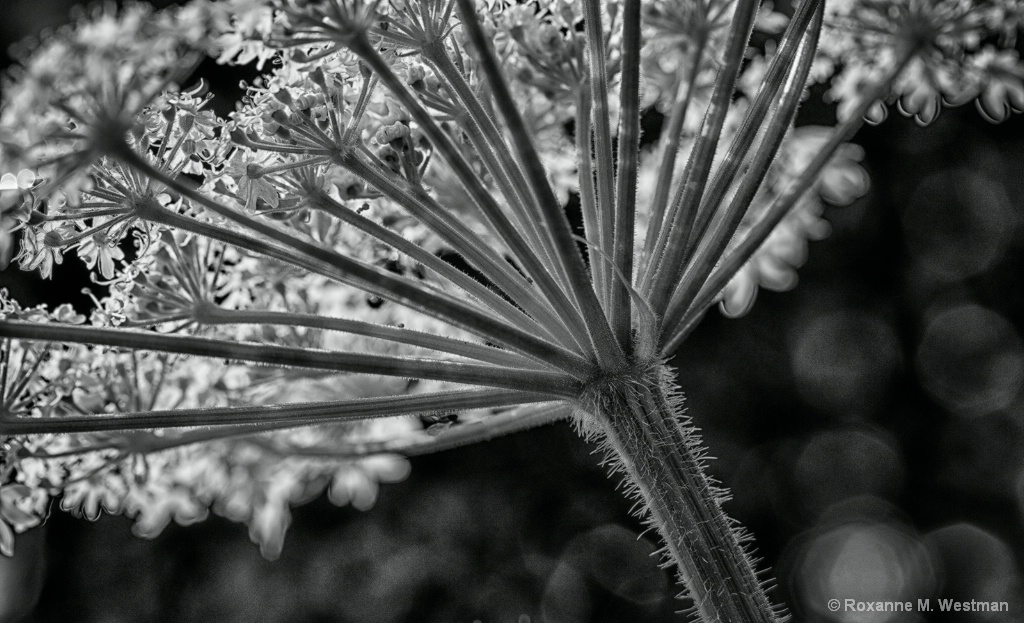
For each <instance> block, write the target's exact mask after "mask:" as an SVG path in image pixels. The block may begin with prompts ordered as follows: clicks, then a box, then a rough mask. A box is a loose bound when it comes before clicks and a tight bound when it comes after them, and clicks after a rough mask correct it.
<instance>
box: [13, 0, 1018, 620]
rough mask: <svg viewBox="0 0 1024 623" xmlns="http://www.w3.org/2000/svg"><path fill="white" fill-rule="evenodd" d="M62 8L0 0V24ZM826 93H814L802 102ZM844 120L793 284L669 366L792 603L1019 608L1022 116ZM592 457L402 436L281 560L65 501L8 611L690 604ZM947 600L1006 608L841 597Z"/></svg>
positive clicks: (68, 615) (386, 611) (25, 560)
mask: <svg viewBox="0 0 1024 623" xmlns="http://www.w3.org/2000/svg"><path fill="white" fill-rule="evenodd" d="M68 5H69V2H68V1H67V0H45V1H44V0H34V1H32V2H25V1H21V0H13V1H12V0H6V1H5V2H4V4H3V7H2V14H3V19H2V20H0V43H2V44H3V47H6V46H7V44H9V43H10V42H12V41H15V40H17V39H20V38H21V37H22V36H24V35H25V34H27V33H33V32H38V31H39V30H40V29H41V28H43V27H44V26H47V25H54V24H58V23H61V22H62V21H65V20H66V19H67V10H68ZM3 62H5V64H6V62H7V61H3ZM232 80H234V82H232V84H234V83H237V78H234V79H232ZM830 114H831V111H830V110H829V109H827V108H825V107H824V106H822V105H816V104H813V103H812V104H809V105H808V106H807V107H806V108H805V110H804V111H803V112H802V113H801V115H802V116H801V120H800V123H812V122H816V123H823V122H827V121H828V119H829V115H830ZM857 142H858V143H860V144H861V145H863V146H864V147H865V148H866V150H867V161H866V164H867V167H868V169H869V171H870V174H871V180H872V189H871V192H870V193H869V195H868V196H867V197H866V198H864V199H863V200H860V201H858V202H856V203H855V204H854V205H852V206H849V207H844V208H831V209H830V210H829V211H828V212H827V214H826V217H827V218H828V220H830V221H831V223H832V224H833V227H834V231H833V234H832V236H831V237H830V238H828V239H827V240H825V241H822V242H818V243H813V244H812V245H811V252H810V258H809V261H808V262H807V265H806V266H805V267H804V268H803V269H801V271H800V276H801V282H800V285H799V286H798V287H797V288H796V289H795V290H794V291H792V292H788V293H783V294H775V293H767V292H764V291H762V292H761V294H760V296H759V299H758V301H757V303H756V305H755V306H754V308H753V311H752V312H751V314H750V315H749V316H747V317H745V318H743V319H740V320H735V321H730V320H725V319H723V318H721V317H720V316H719V315H718V314H717V312H716V313H712V314H709V316H708V318H707V319H706V320H705V321H704V323H703V324H702V326H701V327H700V328H699V329H698V331H697V332H696V333H695V334H694V335H693V337H692V338H691V339H690V340H689V341H688V342H687V343H686V344H685V345H684V347H683V349H682V351H681V352H680V354H679V356H678V357H677V358H676V359H675V361H674V362H673V363H674V365H675V366H677V368H678V370H679V379H680V384H681V386H682V388H683V389H684V391H685V392H686V395H687V398H688V405H689V412H690V414H692V416H693V417H694V420H695V421H696V423H697V424H698V426H700V427H701V428H702V429H703V433H704V436H705V440H706V443H707V445H708V446H709V447H710V450H711V451H710V454H711V455H712V456H715V457H718V460H716V461H714V462H713V463H712V465H711V470H712V472H713V473H715V474H716V475H717V476H718V477H719V478H720V479H721V480H722V481H723V482H724V483H725V484H726V485H728V486H729V487H730V488H731V489H732V490H733V493H734V499H733V500H732V501H731V502H729V503H728V504H727V505H726V511H727V512H728V513H729V514H731V515H732V516H734V517H736V518H737V519H739V520H740V521H741V523H742V524H744V525H745V526H746V527H747V528H749V530H750V531H751V532H752V533H753V534H754V536H755V538H756V544H757V548H758V555H759V556H761V557H763V558H764V562H763V563H762V567H768V566H771V567H772V568H773V572H772V573H773V575H774V576H775V577H776V578H777V579H778V587H777V589H776V590H775V591H774V597H775V599H776V600H781V601H784V602H785V603H787V604H788V605H789V606H790V608H791V610H792V611H793V612H794V614H795V616H796V619H797V620H798V621H915V620H928V621H1017V620H1024V599H1022V579H1021V578H1022V576H1021V570H1020V569H1021V567H1020V565H1021V563H1022V562H1024V560H1022V552H1024V530H1022V522H1021V518H1022V512H1024V453H1022V447H1024V446H1022V441H1024V392H1022V391H1021V384H1022V380H1024V345H1022V341H1021V336H1020V331H1021V324H1022V320H1024V288H1022V286H1024V272H1022V270H1021V269H1022V268H1024V244H1022V242H1024V239H1022V235H1021V223H1022V217H1024V201H1022V199H1021V197H1022V196H1024V179H1022V172H1024V123H1022V120H1021V118H1020V117H1015V118H1013V119H1012V120H1011V121H1009V122H1007V123H1005V124H1002V125H999V126H993V125H990V124H988V123H986V122H985V121H983V120H982V119H981V118H980V116H979V115H978V114H977V112H976V111H974V110H973V108H972V106H967V107H965V108H963V109H955V110H947V111H945V112H943V114H942V115H941V116H940V118H939V119H938V121H936V122H935V123H934V124H933V125H932V126H931V127H929V128H926V129H920V128H917V127H916V126H915V125H914V123H913V122H912V121H910V120H907V119H904V118H900V117H899V116H898V114H897V113H895V111H893V118H891V119H890V120H889V121H887V122H886V123H885V124H883V125H881V126H879V127H875V128H867V129H865V130H863V131H862V132H861V133H860V134H859V135H858V137H857ZM83 275H84V270H82V269H81V268H80V266H78V262H77V260H75V259H74V258H73V257H69V258H68V259H67V261H66V262H65V266H64V267H63V268H62V269H61V270H60V271H59V272H58V274H57V276H56V277H55V279H54V280H53V281H52V282H40V281H38V280H35V279H34V278H33V277H32V276H30V275H28V274H25V273H20V272H19V271H17V269H16V267H12V268H10V269H8V270H7V271H5V272H3V273H0V287H8V288H11V290H12V291H13V292H14V293H15V296H16V298H18V299H19V300H21V301H22V302H24V303H26V304H32V303H37V302H50V303H57V302H62V301H65V300H67V293H68V292H71V293H72V294H74V293H75V292H77V290H78V288H79V287H80V284H81V281H80V279H81V278H82V276H83ZM83 303H84V302H83V301H81V300H79V303H78V304H80V305H81V304H83ZM598 460H599V456H597V455H595V454H594V448H593V447H591V446H589V445H588V444H586V443H585V442H583V441H582V440H580V439H579V438H578V437H576V436H575V435H574V434H573V432H572V431H571V430H570V428H569V427H568V426H567V425H558V426H549V427H546V428H543V429H539V430H535V431H531V432H528V433H523V434H519V435H515V436H511V437H508V438H505V439H501V440H497V441H493V442H489V443H487V444H482V445H477V446H473V447H469V448H466V449H463V450H458V451H453V452H448V453H445V454H441V455H436V456H430V457H424V458H419V459H415V460H414V461H413V471H412V475H411V476H410V477H409V479H408V480H407V481H405V482H403V483H401V484H396V485H386V486H384V487H383V489H382V492H381V496H380V500H379V502H378V504H377V506H376V507H375V508H374V509H372V510H370V511H369V512H366V513H362V512H359V511H355V510H352V509H350V508H343V509H338V508H334V507H332V506H331V505H330V504H329V503H327V502H326V500H317V501H314V502H313V503H311V504H308V505H306V506H303V507H301V508H298V509H296V510H295V511H294V522H293V524H292V527H291V530H290V532H289V535H288V538H287V541H286V544H285V549H284V553H283V555H282V556H281V559H280V560H278V561H276V562H267V561H265V560H263V559H262V558H260V556H259V552H258V550H257V548H256V547H255V546H253V545H252V544H251V543H250V542H249V540H248V537H247V534H246V529H245V527H244V526H241V525H237V524H232V523H230V522H228V521H226V520H223V519H220V518H211V519H209V520H207V521H206V522H204V523H202V524H200V525H198V526H192V527H188V528H181V527H178V526H175V525H172V526H171V527H169V528H168V529H167V530H166V531H165V532H164V533H163V534H162V535H161V536H160V537H158V538H157V539H155V540H153V541H144V540H140V539H138V538H135V537H134V536H132V535H131V531H130V522H129V521H128V520H126V519H124V518H122V517H103V518H102V519H101V520H99V521H97V522H95V523H90V522H87V521H84V520H78V519H74V518H72V517H70V516H68V515H66V514H64V513H61V512H55V513H54V514H53V516H52V518H51V519H50V520H49V522H48V524H47V526H46V529H45V531H44V530H37V531H34V532H33V533H30V534H26V535H24V536H22V537H21V538H20V540H19V542H18V548H19V549H18V554H17V557H16V558H15V563H16V564H17V567H13V566H12V564H11V563H10V562H5V563H3V564H4V565H6V567H5V566H2V565H0V581H2V579H3V577H4V574H5V573H6V574H8V576H10V574H11V573H12V572H13V570H14V569H15V568H16V569H18V570H19V573H21V578H22V582H23V584H22V585H21V586H20V587H19V586H17V585H15V584H8V585H7V586H8V587H10V588H9V589H5V590H8V592H7V596H6V599H7V602H8V603H7V604H6V607H7V608H9V609H11V608H13V606H12V602H13V603H14V604H17V603H18V602H19V600H22V601H24V599H23V598H27V597H28V595H29V593H30V591H29V589H27V588H25V586H30V585H31V584H32V583H33V582H32V581H33V578H34V577H36V576H34V575H33V574H39V575H38V577H39V583H40V584H41V587H42V589H41V594H40V597H39V601H38V605H37V606H36V607H35V608H34V609H33V610H31V611H29V612H28V614H26V615H25V618H24V619H21V620H24V621H39V622H51V621H52V622H57V621H72V620H74V621H96V622H101V621H102V622H115V621H139V620H148V621H207V620H213V619H217V620H220V621H224V622H227V621H240V622H241V621H257V620H258V621H295V622H300V621H367V622H375V623H376V622H381V623H383V622H390V621H395V622H398V621H408V622H410V623H412V622H426V621H437V622H463V621H464V622H466V623H469V622H472V621H481V622H483V623H492V622H494V623H498V622H505V621H509V622H515V623H528V622H529V621H549V622H551V623H555V622H583V621H594V622H598V621H608V622H612V621H682V620H685V617H683V616H681V615H677V614H674V613H675V612H676V611H678V610H680V609H681V608H683V607H684V606H685V602H683V601H681V600H678V599H675V598H674V595H676V594H677V593H678V592H679V591H680V589H679V588H678V587H675V586H673V584H672V581H671V577H670V575H669V574H668V573H667V572H663V571H661V570H659V569H658V568H657V566H656V559H655V558H652V557H651V556H650V553H651V552H652V551H654V550H655V549H656V547H657V543H656V541H657V539H656V538H655V536H654V535H652V534H651V533H649V532H646V533H645V532H644V528H643V526H642V525H641V524H640V523H639V522H638V521H637V520H635V519H634V518H633V517H632V516H631V515H630V508H631V505H632V504H631V502H629V501H627V500H625V499H624V498H623V497H622V496H621V495H620V494H619V492H618V491H617V490H616V486H615V485H616V482H615V481H614V480H610V479H609V478H607V477H606V475H605V471H604V470H603V468H601V467H600V466H599V465H598ZM638 536H639V538H638ZM12 595H13V597H12ZM940 597H944V598H954V599H963V600H971V599H976V600H999V601H1009V602H1010V613H1009V615H1008V616H1007V615H994V616H982V615H972V614H964V613H960V614H958V615H955V616H954V615H941V614H939V613H937V612H935V613H931V614H927V613H925V614H920V615H898V614H897V615H892V614H888V613H887V614H884V615H878V614H876V613H860V614H846V615H829V614H828V612H827V610H826V602H827V600H828V599H830V598H838V599H846V598H853V599H860V600H865V601H876V600H901V601H902V600H908V599H909V600H914V601H915V602H916V600H917V599H923V598H930V599H931V600H932V605H933V607H936V608H937V604H936V603H935V601H936V599H937V598H940ZM3 600H4V597H3V596H0V621H3V620H13V619H10V618H9V617H12V616H13V615H12V614H10V610H8V612H7V614H6V615H5V613H4V610H3V608H4V607H5V603H4V601H3ZM5 616H6V617H8V618H7V619H5V618H4V617H5Z"/></svg>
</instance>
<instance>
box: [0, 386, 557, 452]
mask: <svg viewBox="0 0 1024 623" xmlns="http://www.w3.org/2000/svg"><path fill="white" fill-rule="evenodd" d="M550 400H551V396H547V395H545V394H539V393H531V392H521V391H512V390H504V389H502V390H497V389H472V390H462V391H449V392H435V393H430V394H409V395H402V396H381V397H376V398H359V399H356V400H338V401H331V402H303V403H294V404H280V405H247V406H244V407H213V408H205V409H174V410H170V411H149V412H146V413H118V414H106V413H104V414H97V415H81V416H65V417H53V418H12V419H5V420H0V434H3V435H41V434H45V433H55V434H70V433H97V432H129V431H138V430H148V429H154V428H184V427H207V426H214V427H245V428H238V430H236V431H232V432H231V433H230V434H232V435H234V434H243V433H246V432H248V433H258V432H266V431H268V430H272V429H281V428H294V427H297V426H308V425H311V424H337V423H341V422H358V421H362V420H367V419H370V418H380V417H392V416H398V415H411V414H431V413H450V412H452V411H458V410H464V409H482V408H497V407H507V406H510V405H519V404H528V403H533V402H544V401H550ZM214 432H216V431H214ZM208 439H209V438H208V437H205V438H202V439H200V440H202V441H206V440H208ZM195 441H197V440H196V439H194V438H190V440H189V441H188V442H187V443H194V442H195ZM158 449H161V450H163V449H166V446H162V447H160V448H158Z"/></svg>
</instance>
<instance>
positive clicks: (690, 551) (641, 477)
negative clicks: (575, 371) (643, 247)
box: [581, 368, 778, 623]
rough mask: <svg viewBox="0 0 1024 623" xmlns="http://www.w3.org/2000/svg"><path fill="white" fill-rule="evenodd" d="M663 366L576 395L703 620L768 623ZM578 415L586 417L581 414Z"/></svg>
mask: <svg viewBox="0 0 1024 623" xmlns="http://www.w3.org/2000/svg"><path fill="white" fill-rule="evenodd" d="M670 374H671V373H670V372H669V371H668V370H667V369H664V368H660V369H659V368H655V369H652V370H650V371H648V372H647V373H646V374H640V375H637V376H635V377H630V378H617V379H611V380H609V381H608V382H607V383H605V384H603V385H602V386H601V387H598V388H592V390H591V392H589V393H588V394H586V395H585V396H584V399H583V400H582V401H581V403H582V404H581V406H582V408H583V409H584V410H585V411H586V412H588V413H590V414H591V415H592V416H593V417H595V418H596V420H597V424H598V425H599V426H600V428H601V429H602V430H603V432H604V434H605V435H606V437H607V443H608V446H609V448H610V449H611V450H612V451H613V452H614V454H615V455H616V456H617V458H619V460H620V461H621V467H622V469H623V472H624V473H625V474H626V478H627V480H628V482H629V483H630V484H631V485H633V487H632V490H633V493H634V494H636V495H638V496H639V497H640V498H641V499H642V500H643V502H644V503H645V506H646V511H647V515H648V517H647V519H648V521H649V522H650V524H651V525H652V526H654V527H655V528H657V530H658V532H659V533H660V534H661V537H662V539H664V541H665V544H666V550H665V553H666V557H667V558H669V559H670V560H671V561H672V562H674V563H675V565H676V566H677V568H678V570H679V575H680V578H681V580H682V582H683V583H684V584H685V586H686V588H687V590H688V592H689V596H690V597H691V598H692V599H693V601H694V608H695V610H696V612H697V613H698V615H699V617H700V620H701V621H703V622H704V623H726V622H727V623H773V622H775V621H777V620H778V617H777V613H776V612H775V610H774V609H773V608H772V606H771V604H770V603H769V601H768V598H767V595H766V594H765V592H764V589H763V587H762V585H761V582H760V580H758V578H757V575H756V573H755V571H754V567H753V564H752V562H751V559H750V557H749V556H748V555H747V553H746V552H745V551H744V550H743V548H742V547H741V545H740V543H741V536H740V533H739V531H738V530H737V528H736V527H735V524H734V523H733V522H732V520H730V519H729V518H728V517H727V516H726V515H725V513H723V512H722V509H721V500H722V495H723V494H722V491H721V490H720V489H717V488H716V487H715V486H714V484H715V483H714V481H713V480H711V479H710V478H709V477H708V476H707V475H706V474H705V472H704V462H703V460H702V458H701V449H700V446H699V438H698V437H697V434H696V432H695V431H694V429H693V427H692V426H690V425H689V423H688V422H687V421H686V420H685V419H684V417H683V415H682V409H681V407H682V404H681V400H679V399H678V398H676V397H675V396H673V395H672V390H671V387H672V385H671V383H670V379H671V377H670ZM584 417H585V416H584Z"/></svg>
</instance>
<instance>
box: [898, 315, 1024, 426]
mask: <svg viewBox="0 0 1024 623" xmlns="http://www.w3.org/2000/svg"><path fill="white" fill-rule="evenodd" d="M917 373H918V376H919V377H920V379H921V383H922V384H923V385H924V387H925V389H926V390H927V391H928V393H929V394H931V396H932V397H933V398H935V399H936V400H937V401H939V402H940V403H941V404H942V405H943V406H944V407H946V408H947V409H949V410H950V411H953V412H954V413H957V414H961V415H984V414H987V413H991V412H993V411H996V410H999V409H1003V408H1005V407H1007V406H1008V405H1009V404H1010V403H1011V402H1012V401H1013V400H1014V398H1016V396H1017V394H1018V392H1019V391H1020V389H1021V384H1022V382H1024V345H1022V342H1021V338H1020V335H1018V333H1017V331H1016V329H1014V327H1013V325H1012V324H1010V322H1009V321H1007V320H1006V319H1005V318H1003V317H1002V316H1001V315H999V314H997V313H996V312H994V311H992V310H989V309H985V308H983V307H980V306H978V305H975V304H972V303H965V304H959V305H954V306H951V307H947V308H945V309H942V310H940V311H938V312H937V313H935V314H934V315H932V317H931V318H930V320H929V321H928V324H927V327H926V328H925V331H924V335H923V337H922V338H921V342H920V345H919V346H918V349H917Z"/></svg>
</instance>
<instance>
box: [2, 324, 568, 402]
mask: <svg viewBox="0 0 1024 623" xmlns="http://www.w3.org/2000/svg"><path fill="white" fill-rule="evenodd" d="M0 337H6V338H14V339H20V340H29V341H37V342H60V343H70V344H91V345H96V346H109V347H114V348H129V349H133V350H151V351H156V352H165V353H175V354H179V355H192V356H196V357H211V358H215V359H228V360H232V361H242V362H248V363H261V364H268V365H272V366H283V367H296V368H307V369H311V370H327V371H329V372H338V373H354V374H378V375H381V376H398V377H404V378H420V379H431V380H437V381H447V382H450V383H468V384H473V385H486V386H489V387H504V388H507V389H520V388H523V387H529V388H531V389H533V390H535V391H539V392H547V393H549V394H550V395H551V396H554V397H566V396H571V395H572V394H573V389H574V387H575V385H576V384H575V383H574V382H573V381H572V379H571V378H569V377H567V376H565V375H564V374H560V373H552V372H544V371H537V370H523V369H519V368H502V367H498V366H489V365H480V364H469V363H457V362H452V361H444V360H437V359H417V358H412V357H391V356H385V355H369V354H365V353H346V352H334V351H324V350H313V349H306V348H294V347H289V346H275V345H270V344H255V343H249V342H236V341H232V340H218V339H212V338H207V337H197V336H189V335H168V334H164V333H156V332H153V331H134V330H128V329H107V328H100V327H92V326H82V325H69V324H57V323H46V324H44V323H34V322H22V321H17V320H0Z"/></svg>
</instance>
